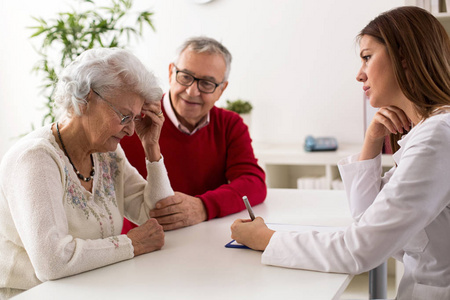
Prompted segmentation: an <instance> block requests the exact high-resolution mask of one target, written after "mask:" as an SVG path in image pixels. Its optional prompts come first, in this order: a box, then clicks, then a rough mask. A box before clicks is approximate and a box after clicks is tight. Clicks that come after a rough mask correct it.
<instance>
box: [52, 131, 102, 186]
mask: <svg viewBox="0 0 450 300" xmlns="http://www.w3.org/2000/svg"><path fill="white" fill-rule="evenodd" d="M56 132H57V133H58V138H59V141H60V142H61V146H62V148H63V151H64V154H65V155H66V156H67V158H68V159H69V162H70V164H71V165H72V167H73V170H74V171H75V173H76V174H77V176H78V178H80V179H81V180H84V181H85V182H89V181H91V179H93V178H94V174H95V168H94V159H93V158H92V154H91V163H92V170H91V173H90V176H89V177H84V176H83V175H81V173H80V172H79V171H78V170H77V168H75V165H74V164H73V162H72V160H71V159H70V156H69V154H68V153H67V150H66V146H64V143H63V141H62V138H61V133H59V126H58V123H56Z"/></svg>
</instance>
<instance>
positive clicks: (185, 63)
mask: <svg viewBox="0 0 450 300" xmlns="http://www.w3.org/2000/svg"><path fill="white" fill-rule="evenodd" d="M176 66H177V68H178V70H180V71H184V72H187V73H189V74H192V75H193V76H197V77H201V78H204V79H209V80H222V79H223V78H224V75H225V71H226V63H225V59H224V58H223V56H222V55H221V54H218V53H207V52H202V53H198V52H195V51H192V50H189V49H186V50H184V51H183V52H182V53H181V55H180V58H179V60H178V63H177V64H176Z"/></svg>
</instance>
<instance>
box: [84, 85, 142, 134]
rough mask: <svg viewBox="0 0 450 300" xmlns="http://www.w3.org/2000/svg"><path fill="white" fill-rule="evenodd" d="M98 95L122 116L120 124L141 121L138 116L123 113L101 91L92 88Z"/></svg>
mask: <svg viewBox="0 0 450 300" xmlns="http://www.w3.org/2000/svg"><path fill="white" fill-rule="evenodd" d="M92 91H93V92H94V93H95V94H96V95H97V96H99V97H100V99H102V100H103V101H105V102H106V104H108V105H109V107H111V108H112V110H114V112H115V113H116V114H117V115H118V116H119V118H120V125H128V124H130V123H131V122H132V121H140V120H141V118H140V117H138V116H135V117H133V116H132V115H123V114H122V113H121V112H120V111H119V110H118V109H117V108H116V107H114V105H112V104H111V103H110V102H109V101H107V100H106V99H105V98H103V97H102V96H101V95H100V94H99V93H97V92H96V91H94V90H92Z"/></svg>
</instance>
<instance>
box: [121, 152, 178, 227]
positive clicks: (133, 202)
mask: <svg viewBox="0 0 450 300" xmlns="http://www.w3.org/2000/svg"><path fill="white" fill-rule="evenodd" d="M117 152H118V153H119V155H120V156H121V157H123V158H124V160H123V165H122V170H123V173H124V185H123V189H124V190H123V193H124V212H123V213H124V215H125V217H126V218H127V219H129V220H131V221H133V222H134V223H136V224H138V225H141V224H143V223H144V222H145V221H147V220H148V219H149V218H150V216H149V213H150V209H152V208H154V206H155V204H156V202H158V201H159V200H161V199H164V198H166V197H169V196H172V195H174V192H173V189H172V187H171V185H170V181H169V177H168V175H167V170H166V167H165V165H164V158H163V157H161V159H160V160H159V161H157V162H149V161H146V164H147V174H148V175H147V180H144V179H143V178H142V176H141V175H140V174H139V173H138V171H137V170H136V169H135V168H134V167H133V166H132V165H131V164H130V163H129V162H128V160H127V159H126V158H125V154H124V152H123V150H122V148H120V146H118V149H117Z"/></svg>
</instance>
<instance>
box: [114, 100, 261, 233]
mask: <svg viewBox="0 0 450 300" xmlns="http://www.w3.org/2000/svg"><path fill="white" fill-rule="evenodd" d="M162 109H163V112H164V114H165V111H164V107H163V105H162ZM159 142H160V148H161V153H162V155H163V156H164V163H165V165H166V168H167V171H168V175H169V179H170V183H171V185H172V188H173V190H174V191H178V192H182V193H185V194H188V195H191V196H195V197H198V198H200V199H201V200H202V201H203V203H204V204H205V207H206V211H207V214H208V220H209V219H212V218H216V217H223V216H226V215H229V214H232V213H236V212H239V211H241V210H243V209H245V205H244V203H243V201H242V196H244V195H246V196H247V197H248V199H249V201H250V203H251V204H252V205H256V204H259V203H262V202H263V201H264V199H265V198H266V194H267V187H266V184H265V174H264V171H263V170H262V169H261V168H260V167H259V166H258V164H257V159H256V158H255V155H254V153H253V148H252V146H251V139H250V134H249V132H248V128H247V126H246V125H245V124H244V122H243V121H242V118H241V117H240V116H239V115H238V114H237V113H234V112H231V111H228V110H225V109H222V108H218V107H213V108H212V109H211V111H210V123H209V124H208V125H207V126H206V127H203V128H202V129H200V130H199V131H197V132H196V133H195V134H193V135H188V134H185V133H183V132H181V131H180V130H178V129H177V128H176V127H175V125H174V124H173V123H172V122H171V121H170V120H169V119H168V118H167V117H166V121H165V122H164V125H163V127H162V130H161V136H160V139H159ZM121 146H122V148H123V150H124V151H125V154H126V156H127V158H128V160H129V161H130V163H131V164H132V165H133V166H134V167H136V169H137V170H138V171H139V173H140V174H141V175H142V176H144V178H146V176H147V170H146V167H145V154H144V149H143V147H142V144H141V142H140V140H139V138H138V137H137V135H136V134H134V135H133V136H131V137H125V138H123V139H122V141H121ZM129 229H131V228H129ZM129 229H128V230H129ZM124 231H127V230H125V225H124ZM124 231H123V233H125V232H124Z"/></svg>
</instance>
